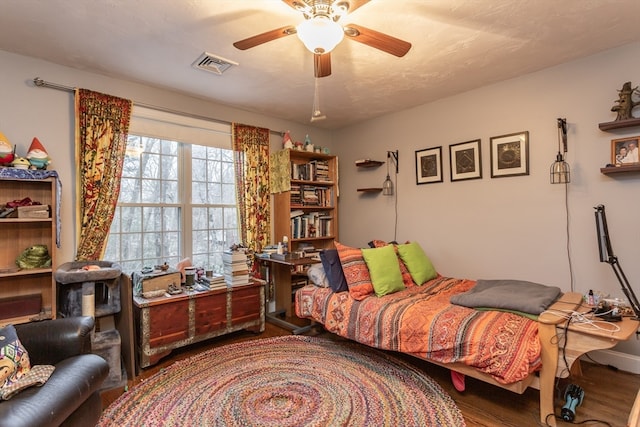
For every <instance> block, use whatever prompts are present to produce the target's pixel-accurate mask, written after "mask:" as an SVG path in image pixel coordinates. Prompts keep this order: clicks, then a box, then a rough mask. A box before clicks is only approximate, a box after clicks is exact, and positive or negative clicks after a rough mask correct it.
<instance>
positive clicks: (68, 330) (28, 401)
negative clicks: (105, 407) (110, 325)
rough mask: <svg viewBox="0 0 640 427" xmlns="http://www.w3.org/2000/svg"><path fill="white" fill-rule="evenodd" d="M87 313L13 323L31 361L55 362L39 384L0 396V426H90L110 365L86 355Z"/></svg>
mask: <svg viewBox="0 0 640 427" xmlns="http://www.w3.org/2000/svg"><path fill="white" fill-rule="evenodd" d="M93 326H94V320H93V318H92V317H68V318H64V319H56V320H45V321H42V322H33V323H26V324H22V325H16V331H17V333H18V338H19V339H20V341H21V342H22V344H23V345H24V347H25V348H26V349H27V351H28V352H29V359H30V361H31V364H32V365H54V366H55V368H56V369H55V371H53V374H52V375H51V377H50V378H49V380H48V381H47V382H46V383H45V384H44V385H42V386H41V387H30V388H28V389H26V390H23V391H21V392H20V393H18V394H16V395H15V396H13V397H12V398H11V399H9V400H7V401H0V427H5V426H7V427H9V426H25V427H26V426H34V427H36V426H37V427H42V426H47V427H49V426H60V425H63V426H94V425H95V424H96V422H97V421H98V419H99V418H100V414H101V413H102V400H101V398H100V392H99V389H100V386H101V385H102V382H103V381H104V380H105V378H106V377H107V375H108V373H109V364H108V363H107V362H106V361H105V360H104V359H103V358H102V357H100V356H98V355H95V354H91V353H90V352H91V331H92V330H93Z"/></svg>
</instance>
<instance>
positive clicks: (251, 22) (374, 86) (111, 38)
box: [0, 0, 640, 129]
mask: <svg viewBox="0 0 640 427" xmlns="http://www.w3.org/2000/svg"><path fill="white" fill-rule="evenodd" d="M639 17H640V1H638V0H533V1H532V0H502V1H500V0H423V1H420V0H372V1H370V2H369V3H367V4H365V5H363V6H362V7H360V8H359V9H357V10H356V11H354V12H353V13H352V14H350V15H348V16H346V17H345V18H343V20H342V21H341V23H342V24H346V23H356V24H359V25H361V26H364V27H367V28H370V29H373V30H377V31H380V32H383V33H386V34H389V35H392V36H394V37H397V38H400V39H403V40H406V41H408V42H410V43H411V44H412V48H411V50H410V51H409V53H408V54H407V55H406V56H405V57H403V58H397V57H395V56H392V55H389V54H387V53H384V52H381V51H378V50H376V49H373V48H371V47H369V46H366V45H363V44H361V43H357V42H354V41H353V40H349V39H348V38H345V40H343V42H342V43H341V44H340V45H338V47H337V48H336V49H335V50H334V51H333V52H332V71H333V73H332V75H331V76H329V77H325V78H322V79H320V106H321V110H322V112H323V113H325V114H326V115H327V119H326V120H323V121H318V122H314V126H318V127H324V128H327V129H338V128H341V127H344V126H346V125H349V124H352V123H356V122H359V121H362V120H365V119H369V118H372V117H376V116H380V115H383V114H385V113H389V112H392V111H397V110H402V109H405V108H410V107H413V106H417V105H421V104H424V103H427V102H430V101H434V100H436V99H439V98H443V97H446V96H449V95H452V94H456V93H460V92H464V91H467V90H470V89H473V88H477V87H480V86H484V85H487V84H490V83H493V82H497V81H501V80H505V79H509V78H511V77H514V76H518V75H521V74H524V73H528V72H532V71H536V70H540V69H543V68H546V67H549V66H553V65H556V64H559V63H562V62H566V61H569V60H572V59H575V58H580V57H583V56H587V55H590V54H593V53H595V52H599V51H602V50H605V49H609V48H612V47H616V46H620V45H623V44H626V43H629V42H633V41H638V40H640V21H639V20H638V18H639ZM302 19H303V18H302V15H301V14H300V12H297V11H295V10H293V9H292V8H290V7H289V6H288V5H287V4H285V3H284V2H283V1H281V0H2V2H1V5H0V50H5V51H9V52H15V53H19V54H23V55H28V56H33V57H38V58H42V59H45V60H48V61H51V62H54V63H58V64H62V65H66V66H70V67H74V68H79V69H82V70H87V71H91V72H97V73H100V74H104V75H108V76H112V77H117V78H121V79H126V80H132V81H137V82H143V83H146V84H149V85H151V86H156V87H161V88H167V89H172V90H176V91H179V92H183V93H186V94H190V95H195V96H197V97H200V98H204V99H210V100H212V101H215V102H217V103H221V104H226V105H230V106H234V107H237V108H241V109H244V110H250V111H255V112H259V113H263V114H265V115H269V116H273V117H279V118H282V119H286V120H291V121H295V122H300V123H309V119H310V117H311V108H312V101H313V88H314V77H313V55H312V54H311V53H310V52H309V51H307V50H306V49H305V48H304V46H303V45H302V43H301V42H300V41H299V40H298V38H297V37H296V36H295V35H292V36H288V37H285V38H282V39H279V40H274V41H271V42H269V43H266V44H263V45H260V46H257V47H254V48H252V49H249V50H246V51H240V50H238V49H236V48H235V47H233V45H232V43H233V42H235V41H238V40H241V39H245V38H247V37H250V36H253V35H256V34H258V33H262V32H265V31H268V30H272V29H275V28H278V27H282V26H285V25H296V24H297V23H299V22H300V21H301V20H302ZM203 52H209V53H212V54H214V55H219V56H221V57H224V58H227V59H230V60H232V61H235V62H237V63H239V66H237V67H233V68H231V69H229V70H228V71H227V72H226V73H224V74H223V75H222V76H219V75H215V74H212V73H208V72H205V71H202V70H197V69H194V68H192V66H191V64H192V63H193V62H194V61H195V60H196V59H197V58H198V57H199V56H200V55H201V54H202V53H203ZM0 69H1V66H0ZM636 72H637V71H636ZM32 77H38V76H32ZM39 77H41V78H43V79H45V80H47V76H45V75H42V76H39ZM0 78H1V77H0ZM56 83H62V84H67V85H73V82H56ZM89 89H91V88H89Z"/></svg>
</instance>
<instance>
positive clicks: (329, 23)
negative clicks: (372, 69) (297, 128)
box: [233, 0, 411, 77]
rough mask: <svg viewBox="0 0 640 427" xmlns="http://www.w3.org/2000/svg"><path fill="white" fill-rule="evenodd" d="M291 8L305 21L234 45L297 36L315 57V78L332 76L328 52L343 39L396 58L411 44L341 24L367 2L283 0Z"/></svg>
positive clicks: (243, 45)
mask: <svg viewBox="0 0 640 427" xmlns="http://www.w3.org/2000/svg"><path fill="white" fill-rule="evenodd" d="M282 1H284V2H285V3H286V4H287V5H289V6H290V7H292V8H293V9H295V10H297V11H299V12H302V14H303V16H304V21H303V22H302V23H300V24H299V25H298V26H297V27H296V26H293V25H287V26H285V27H281V28H277V29H275V30H271V31H267V32H265V33H262V34H258V35H255V36H253V37H249V38H246V39H244V40H240V41H237V42H235V43H234V44H233V45H234V46H235V47H236V48H238V49H240V50H246V49H250V48H252V47H255V46H258V45H261V44H263V43H267V42H270V41H272V40H277V39H279V38H282V37H286V36H290V35H292V34H298V37H299V38H300V40H301V41H302V42H303V43H304V44H305V46H306V47H307V49H309V50H310V51H311V52H313V54H314V72H315V76H316V77H326V76H329V75H331V50H332V49H333V48H334V47H335V46H336V45H338V43H340V42H341V41H342V39H343V37H344V36H347V37H349V38H351V39H352V40H355V41H357V42H360V43H363V44H366V45H367V46H371V47H373V48H375V49H379V50H381V51H383V52H387V53H389V54H391V55H395V56H397V57H402V56H404V55H405V54H406V53H407V52H408V51H409V49H411V43H408V42H406V41H404V40H400V39H397V38H395V37H392V36H390V35H387V34H384V33H380V32H378V31H374V30H371V29H369V28H365V27H362V26H360V25H356V24H347V25H346V26H344V27H343V26H342V25H340V23H339V21H340V19H341V18H342V17H344V16H346V15H347V14H349V13H351V12H353V11H354V10H356V9H358V8H359V7H360V6H363V5H364V4H366V3H368V2H369V0H282Z"/></svg>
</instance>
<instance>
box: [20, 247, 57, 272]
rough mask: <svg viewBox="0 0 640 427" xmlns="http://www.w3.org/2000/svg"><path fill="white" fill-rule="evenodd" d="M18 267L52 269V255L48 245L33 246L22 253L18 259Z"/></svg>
mask: <svg viewBox="0 0 640 427" xmlns="http://www.w3.org/2000/svg"><path fill="white" fill-rule="evenodd" d="M16 265H17V266H18V267H20V268H25V269H28V268H46V267H51V255H49V249H48V248H47V246H46V245H33V246H30V247H28V248H27V249H25V250H24V251H22V253H21V254H20V255H18V258H16Z"/></svg>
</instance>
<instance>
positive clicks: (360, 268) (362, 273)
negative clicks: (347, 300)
mask: <svg viewBox="0 0 640 427" xmlns="http://www.w3.org/2000/svg"><path fill="white" fill-rule="evenodd" d="M335 245H336V249H337V250H338V256H339V257H340V264H342V271H343V272H344V277H345V279H346V280H347V286H348V287H349V295H351V297H352V298H353V299H355V300H358V301H360V300H363V299H365V298H366V297H367V296H369V295H373V284H372V283H371V275H370V274H369V269H368V268H367V263H366V262H365V261H364V257H363V256H362V249H358V248H352V247H349V246H345V245H342V244H340V243H338V242H335Z"/></svg>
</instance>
